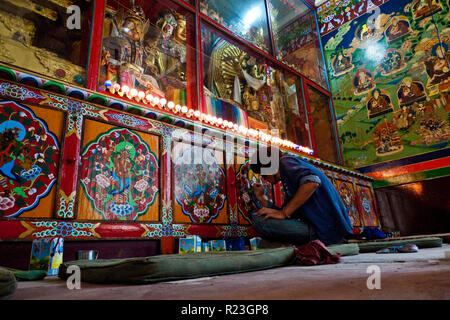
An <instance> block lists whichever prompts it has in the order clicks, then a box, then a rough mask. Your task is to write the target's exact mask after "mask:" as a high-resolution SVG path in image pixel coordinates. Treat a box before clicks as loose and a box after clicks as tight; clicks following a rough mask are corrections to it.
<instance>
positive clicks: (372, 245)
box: [358, 237, 442, 253]
mask: <svg viewBox="0 0 450 320" xmlns="http://www.w3.org/2000/svg"><path fill="white" fill-rule="evenodd" d="M410 243H413V244H415V245H416V246H417V247H419V248H435V247H442V239H441V238H437V237H429V238H417V239H405V240H392V241H391V240H385V241H373V242H372V241H368V242H359V243H358V246H359V251H360V252H362V253H365V252H376V251H378V250H380V249H384V248H388V247H394V246H401V245H404V244H410Z"/></svg>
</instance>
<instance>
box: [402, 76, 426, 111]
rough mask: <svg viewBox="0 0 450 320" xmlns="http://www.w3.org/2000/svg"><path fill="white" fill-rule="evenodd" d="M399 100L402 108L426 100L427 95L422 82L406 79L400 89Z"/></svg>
mask: <svg viewBox="0 0 450 320" xmlns="http://www.w3.org/2000/svg"><path fill="white" fill-rule="evenodd" d="M397 98H398V103H399V105H400V106H407V105H410V104H412V103H414V102H416V101H422V100H425V99H426V98H427V95H426V92H425V88H424V86H423V84H422V82H420V81H419V80H415V81H413V80H412V79H411V78H405V79H403V81H402V82H401V83H400V85H399V87H398V90H397Z"/></svg>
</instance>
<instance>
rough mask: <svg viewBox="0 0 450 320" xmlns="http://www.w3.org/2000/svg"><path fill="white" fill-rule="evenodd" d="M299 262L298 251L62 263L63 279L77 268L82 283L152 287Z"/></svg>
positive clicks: (61, 276) (283, 249)
mask: <svg viewBox="0 0 450 320" xmlns="http://www.w3.org/2000/svg"><path fill="white" fill-rule="evenodd" d="M294 261H295V254H294V249H293V248H292V247H289V248H277V249H261V250H255V251H229V252H202V253H190V254H170V255H158V256H150V257H144V258H129V259H112V260H76V261H71V262H65V263H63V264H61V266H60V269H59V277H60V278H61V279H63V280H66V279H67V278H68V277H69V276H70V275H71V274H72V271H71V270H70V271H71V272H70V273H67V268H68V267H69V266H71V265H77V266H78V267H80V270H81V281H84V282H91V283H115V284H149V283H155V282H160V281H174V280H181V279H191V278H199V277H206V276H217V275H224V274H232V273H240V272H248V271H257V270H264V269H270V268H275V267H281V266H286V265H289V264H292V263H293V262H294Z"/></svg>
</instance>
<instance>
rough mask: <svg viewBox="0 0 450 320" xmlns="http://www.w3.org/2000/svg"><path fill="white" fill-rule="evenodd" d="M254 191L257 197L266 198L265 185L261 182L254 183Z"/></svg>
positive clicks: (259, 198)
mask: <svg viewBox="0 0 450 320" xmlns="http://www.w3.org/2000/svg"><path fill="white" fill-rule="evenodd" d="M253 193H254V194H255V197H256V199H258V200H260V201H261V199H264V186H263V185H262V184H261V183H255V184H253Z"/></svg>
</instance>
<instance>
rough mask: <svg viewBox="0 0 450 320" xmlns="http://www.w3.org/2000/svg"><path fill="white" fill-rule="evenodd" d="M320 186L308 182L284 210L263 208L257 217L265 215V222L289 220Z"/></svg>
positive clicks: (299, 189)
mask: <svg viewBox="0 0 450 320" xmlns="http://www.w3.org/2000/svg"><path fill="white" fill-rule="evenodd" d="M318 187H319V184H318V183H316V182H306V183H304V184H302V185H301V186H300V187H299V188H298V190H297V192H296V193H295V195H294V197H293V198H292V199H291V200H290V201H289V202H288V203H287V204H286V206H284V208H283V209H282V210H275V209H270V208H262V209H260V210H258V211H257V212H256V214H257V215H259V216H261V215H265V217H264V220H267V219H269V218H273V219H280V220H283V219H289V218H290V217H291V215H292V214H293V213H294V211H295V210H297V209H298V208H300V207H301V206H302V205H303V204H304V203H305V202H306V201H307V200H308V199H309V198H310V197H311V196H312V195H313V193H314V192H315V191H316V189H317V188H318Z"/></svg>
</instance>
